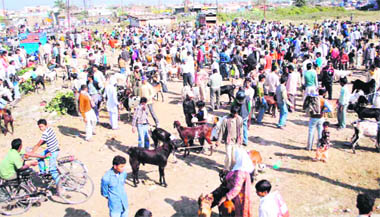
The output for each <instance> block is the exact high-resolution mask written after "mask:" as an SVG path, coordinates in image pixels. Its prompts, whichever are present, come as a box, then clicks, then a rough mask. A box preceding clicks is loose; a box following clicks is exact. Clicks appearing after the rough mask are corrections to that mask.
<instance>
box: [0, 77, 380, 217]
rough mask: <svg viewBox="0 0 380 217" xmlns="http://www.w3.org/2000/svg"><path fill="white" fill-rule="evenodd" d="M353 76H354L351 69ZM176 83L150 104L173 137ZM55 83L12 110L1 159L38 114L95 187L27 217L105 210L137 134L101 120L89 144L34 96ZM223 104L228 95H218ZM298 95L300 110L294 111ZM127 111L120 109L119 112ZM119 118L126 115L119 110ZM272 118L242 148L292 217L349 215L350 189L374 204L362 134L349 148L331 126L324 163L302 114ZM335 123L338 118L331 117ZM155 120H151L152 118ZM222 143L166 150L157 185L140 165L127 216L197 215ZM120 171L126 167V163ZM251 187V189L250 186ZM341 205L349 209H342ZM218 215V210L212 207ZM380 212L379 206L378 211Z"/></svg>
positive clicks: (371, 163)
mask: <svg viewBox="0 0 380 217" xmlns="http://www.w3.org/2000/svg"><path fill="white" fill-rule="evenodd" d="M354 76H358V75H355V74H354ZM181 88H182V83H181V82H180V81H173V82H169V90H170V92H169V93H166V94H165V102H161V101H158V102H155V104H154V109H155V111H156V114H157V116H158V118H159V120H160V127H162V128H164V129H166V130H168V131H169V132H172V133H173V134H175V135H177V132H176V130H175V129H173V122H174V121H175V120H179V121H181V123H183V124H185V119H184V115H183V112H182V106H181V96H180V93H181ZM60 89H61V81H58V82H56V83H55V84H54V85H50V86H49V88H48V90H46V91H45V92H43V93H40V94H38V95H37V94H31V95H28V96H24V97H23V99H22V100H21V102H20V103H19V104H18V105H17V107H16V108H15V109H14V110H13V113H14V116H15V118H16V120H15V125H16V126H15V133H14V134H13V135H7V136H6V137H4V136H3V135H0V139H1V142H0V151H1V152H0V153H1V154H0V158H2V157H3V156H4V155H5V153H6V151H7V150H8V149H9V147H10V142H11V140H12V139H14V138H22V140H23V143H24V146H33V145H35V144H36V143H37V142H38V140H39V139H40V136H41V132H40V131H39V129H38V127H37V125H36V121H37V120H38V119H39V118H40V117H44V118H47V119H48V123H50V126H52V127H53V129H54V130H55V132H56V134H57V136H58V140H59V142H60V147H61V153H60V156H66V155H75V156H76V157H77V158H78V159H79V160H81V161H82V162H84V163H85V164H86V165H87V167H88V170H89V174H90V176H91V178H92V179H93V180H94V183H95V192H94V194H93V196H92V197H91V199H90V200H89V201H87V202H86V203H84V204H79V205H67V204H61V203H57V202H52V201H48V202H45V203H43V204H42V206H41V207H32V208H31V209H30V210H29V211H28V212H27V213H26V214H24V215H21V216H27V217H47V216H57V217H60V216H64V217H80V216H83V217H84V216H86V217H88V216H93V217H103V216H108V208H107V201H106V200H105V199H104V198H103V197H102V196H101V195H100V179H101V177H102V176H103V174H104V173H105V172H106V170H108V169H110V167H111V164H112V158H113V157H114V156H115V155H122V156H125V157H126V158H127V159H128V155H127V154H126V153H125V150H126V147H127V146H137V133H136V134H133V133H132V128H131V124H130V123H127V122H124V121H120V122H119V127H120V130H117V131H112V130H110V129H107V128H105V127H103V126H102V125H99V126H98V127H97V129H96V133H97V134H96V136H94V137H93V141H92V142H86V141H84V139H83V138H84V129H85V126H84V123H83V122H82V120H81V119H80V118H78V117H72V116H56V115H54V114H48V113H45V112H43V107H42V106H40V102H41V101H43V100H46V101H49V100H50V99H51V98H52V97H53V96H54V95H55V92H56V91H59V90H60ZM339 89H340V88H339V87H338V85H334V98H337V97H338V93H339V92H338V91H339ZM222 101H223V102H226V101H227V97H226V96H223V97H222ZM300 103H301V102H300V98H299V101H298V109H300V107H301V105H300ZM227 112H228V110H227V107H223V108H222V109H220V110H218V111H217V112H214V114H215V115H224V114H227ZM123 113H125V111H123V112H122V114H123ZM121 117H122V119H123V118H125V115H121ZM355 118H356V114H353V113H350V114H349V118H348V123H351V122H352V121H353V120H355ZM277 121H278V119H277V118H276V119H275V118H272V117H270V116H269V115H266V116H265V118H264V126H257V125H251V127H250V129H249V144H248V147H247V149H248V150H251V149H255V150H258V151H260V153H261V155H262V156H263V159H264V163H265V164H266V165H267V167H266V169H265V170H264V172H263V173H260V174H259V175H258V177H257V180H260V179H268V180H270V182H271V183H272V185H273V188H272V189H273V191H275V190H278V191H280V192H281V194H282V195H283V197H284V200H285V201H286V203H287V205H288V206H289V209H290V213H291V215H292V216H295V217H305V216H310V217H327V216H355V215H357V209H356V208H355V202H356V195H357V194H358V193H359V192H367V193H370V194H372V195H373V196H375V197H376V198H377V201H376V206H379V205H380V188H379V185H380V164H379V163H376V162H378V161H379V160H380V154H379V153H377V152H376V151H375V146H374V144H373V142H371V141H370V140H369V139H367V138H365V139H363V140H362V141H361V142H360V145H361V147H360V148H358V150H357V153H356V154H353V153H352V151H351V149H350V147H349V146H347V144H349V141H350V138H351V136H352V134H353V131H354V130H353V128H352V127H351V126H350V125H349V126H348V128H347V129H344V130H341V131H337V130H336V129H335V128H332V129H331V140H332V144H333V145H332V148H331V149H330V158H329V162H328V163H322V162H313V161H312V158H313V157H314V155H315V152H307V151H305V150H304V149H303V148H304V147H306V140H307V132H308V131H307V129H308V128H307V124H308V118H307V117H306V116H305V115H304V113H302V112H300V111H299V110H298V112H295V113H290V114H289V116H288V121H287V126H286V127H285V129H283V130H280V129H277V128H276V127H275V124H276V122H277ZM329 121H330V122H331V123H332V124H335V123H336V122H337V121H336V119H329ZM101 123H109V121H108V114H107V112H105V111H103V112H102V113H101ZM151 123H153V121H151ZM224 156H225V155H224V146H223V145H221V146H219V147H218V148H217V150H216V151H215V152H214V154H213V155H212V156H207V155H204V154H195V153H191V155H190V156H189V157H187V158H183V157H182V156H179V155H178V162H177V163H173V162H174V160H173V156H170V158H169V163H168V165H167V167H166V169H165V174H166V181H167V183H168V187H167V188H164V187H161V186H159V185H158V184H157V182H158V177H159V175H158V168H157V167H156V166H152V165H145V166H141V168H140V174H139V175H140V179H141V180H142V181H143V183H142V184H140V185H139V186H138V187H137V188H134V187H133V184H132V182H131V180H128V181H127V183H126V185H125V190H126V191H127V194H128V200H129V216H133V215H134V213H135V212H136V211H137V210H138V209H140V208H147V209H149V210H151V211H152V212H153V216H155V217H168V216H175V217H194V216H196V215H197V208H198V206H197V198H198V197H199V195H200V194H202V193H209V192H211V191H213V190H214V189H215V188H217V187H218V186H219V184H220V181H219V176H218V173H217V171H216V169H215V167H220V168H221V167H222V166H223V162H224ZM279 161H281V167H280V168H279V169H273V165H274V164H275V163H276V162H279ZM126 170H127V172H128V173H130V172H131V168H130V166H129V164H127V167H126ZM252 191H254V187H253V186H252ZM253 199H254V201H253V213H254V215H253V216H258V206H259V197H257V196H256V194H255V193H254V198H253ZM343 210H346V211H347V212H343ZM213 211H214V215H213V216H217V215H216V213H217V209H216V208H214V210H213ZM376 212H377V213H380V210H377V211H376Z"/></svg>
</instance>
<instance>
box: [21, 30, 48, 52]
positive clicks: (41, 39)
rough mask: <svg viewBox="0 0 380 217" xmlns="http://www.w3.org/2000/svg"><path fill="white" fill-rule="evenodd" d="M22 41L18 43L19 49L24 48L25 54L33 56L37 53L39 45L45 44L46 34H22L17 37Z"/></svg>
mask: <svg viewBox="0 0 380 217" xmlns="http://www.w3.org/2000/svg"><path fill="white" fill-rule="evenodd" d="M19 37H20V38H23V40H22V41H21V43H20V47H24V48H25V50H26V53H27V54H34V53H36V52H38V47H39V43H41V44H42V45H44V44H46V42H47V36H46V33H29V34H27V33H24V34H22V35H21V34H20V35H19Z"/></svg>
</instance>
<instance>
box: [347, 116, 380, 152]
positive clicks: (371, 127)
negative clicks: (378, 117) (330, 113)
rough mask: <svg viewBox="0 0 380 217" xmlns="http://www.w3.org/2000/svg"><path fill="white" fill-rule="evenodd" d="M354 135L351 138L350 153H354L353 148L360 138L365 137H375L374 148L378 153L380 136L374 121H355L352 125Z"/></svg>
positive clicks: (379, 150)
mask: <svg viewBox="0 0 380 217" xmlns="http://www.w3.org/2000/svg"><path fill="white" fill-rule="evenodd" d="M352 125H353V127H354V130H355V133H354V135H353V136H352V138H351V146H352V151H353V153H354V154H356V152H355V147H356V146H357V145H358V141H359V139H360V138H361V137H362V136H367V137H370V138H371V137H376V143H375V145H376V148H377V151H378V152H380V143H379V142H380V141H379V139H380V134H379V131H378V124H377V122H375V121H368V120H364V121H362V120H357V121H354V122H353V123H352Z"/></svg>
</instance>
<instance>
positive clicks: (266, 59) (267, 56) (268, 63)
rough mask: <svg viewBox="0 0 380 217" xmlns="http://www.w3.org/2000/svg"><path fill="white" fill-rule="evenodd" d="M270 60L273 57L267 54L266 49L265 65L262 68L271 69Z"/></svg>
mask: <svg viewBox="0 0 380 217" xmlns="http://www.w3.org/2000/svg"><path fill="white" fill-rule="evenodd" d="M272 60H273V58H272V57H271V56H270V55H269V52H268V51H265V67H264V70H268V69H269V71H272Z"/></svg>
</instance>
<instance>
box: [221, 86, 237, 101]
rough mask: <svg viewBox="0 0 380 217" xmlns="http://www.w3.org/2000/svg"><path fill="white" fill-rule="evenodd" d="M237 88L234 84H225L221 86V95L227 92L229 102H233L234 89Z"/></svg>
mask: <svg viewBox="0 0 380 217" xmlns="http://www.w3.org/2000/svg"><path fill="white" fill-rule="evenodd" d="M235 89H236V86H235V85H233V84H229V85H224V86H221V87H220V95H223V94H227V95H228V98H229V102H228V104H231V99H235V97H234V91H235Z"/></svg>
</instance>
